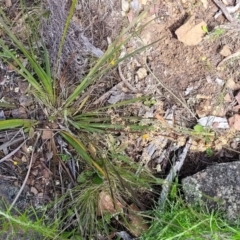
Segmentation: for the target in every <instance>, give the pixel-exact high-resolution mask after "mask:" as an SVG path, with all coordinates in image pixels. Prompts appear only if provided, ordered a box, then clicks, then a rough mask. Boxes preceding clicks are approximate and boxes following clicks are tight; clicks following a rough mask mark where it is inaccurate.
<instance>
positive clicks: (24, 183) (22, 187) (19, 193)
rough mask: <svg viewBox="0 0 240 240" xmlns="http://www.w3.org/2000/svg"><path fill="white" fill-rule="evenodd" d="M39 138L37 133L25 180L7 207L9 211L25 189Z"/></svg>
mask: <svg viewBox="0 0 240 240" xmlns="http://www.w3.org/2000/svg"><path fill="white" fill-rule="evenodd" d="M39 137H40V133H37V138H36V140H35V143H34V145H33V149H32V155H31V159H30V163H29V166H28V171H27V174H26V177H25V179H24V181H23V184H22V186H21V188H20V189H19V191H18V193H17V195H16V197H15V198H14V200H13V202H12V204H11V206H10V207H9V211H10V210H11V209H12V208H13V206H14V205H15V203H16V202H17V200H18V198H19V196H20V195H21V193H22V191H23V189H24V187H25V185H26V183H27V180H28V177H29V174H30V171H31V168H32V163H33V154H34V152H35V149H36V146H37V143H38V139H39Z"/></svg>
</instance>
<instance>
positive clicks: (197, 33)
mask: <svg viewBox="0 0 240 240" xmlns="http://www.w3.org/2000/svg"><path fill="white" fill-rule="evenodd" d="M204 28H207V24H206V23H205V22H204V21H203V20H200V19H199V20H196V19H195V18H194V17H191V18H190V19H189V20H188V21H187V22H186V23H184V24H183V25H182V26H181V27H180V28H178V29H177V30H176V31H175V34H176V35H177V38H178V40H179V41H181V42H183V43H184V44H185V45H188V46H194V45H197V44H199V43H200V42H201V41H202V38H203V36H204V35H205V34H206V32H205V31H204V30H203V29H204Z"/></svg>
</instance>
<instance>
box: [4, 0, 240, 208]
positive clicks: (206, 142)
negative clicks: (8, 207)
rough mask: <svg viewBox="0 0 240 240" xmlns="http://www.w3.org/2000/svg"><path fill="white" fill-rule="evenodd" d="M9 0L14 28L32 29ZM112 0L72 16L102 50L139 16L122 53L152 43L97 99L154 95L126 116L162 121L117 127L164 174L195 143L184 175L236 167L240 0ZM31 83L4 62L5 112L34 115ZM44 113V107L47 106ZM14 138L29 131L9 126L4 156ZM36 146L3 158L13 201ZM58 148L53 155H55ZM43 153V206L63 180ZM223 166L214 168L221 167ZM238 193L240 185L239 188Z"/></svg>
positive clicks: (34, 190) (131, 151) (33, 191)
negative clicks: (144, 127) (55, 179)
mask: <svg viewBox="0 0 240 240" xmlns="http://www.w3.org/2000/svg"><path fill="white" fill-rule="evenodd" d="M0 2H1V4H4V6H5V11H6V13H8V14H9V15H10V16H11V18H12V19H15V21H18V24H17V26H16V29H15V32H16V33H17V34H19V33H20V32H22V31H23V30H24V29H23V26H22V25H21V21H20V20H21V19H19V18H18V15H17V13H18V8H16V6H17V5H16V4H17V1H0ZM107 2H108V3H104V1H98V4H97V5H96V4H95V3H94V4H93V3H88V6H87V7H86V6H85V8H84V9H85V11H84V12H83V11H82V8H83V6H82V5H81V4H79V8H78V9H77V11H76V14H75V15H74V18H73V21H74V22H75V24H81V26H82V27H84V28H86V31H85V34H86V35H87V36H90V35H91V44H92V45H93V46H94V47H95V50H96V51H97V50H99V51H100V50H101V51H105V50H106V48H107V47H108V45H109V44H110V43H111V40H114V39H115V38H116V37H117V36H118V34H119V32H120V31H121V29H123V28H126V27H127V26H129V25H130V24H133V23H134V21H136V19H138V23H137V24H135V25H134V27H133V28H132V29H131V31H130V32H129V33H128V34H129V35H131V34H134V36H133V37H132V38H131V40H130V41H129V42H128V43H126V44H125V45H124V47H123V48H122V49H121V52H120V53H119V55H120V56H121V57H123V56H124V55H125V54H126V53H129V52H131V51H133V50H136V49H138V48H140V47H143V46H145V45H148V44H150V45H149V46H148V47H147V48H146V49H144V51H142V52H140V53H138V54H136V55H134V56H132V57H131V58H130V59H126V60H125V61H123V62H122V63H120V64H119V65H118V66H117V68H116V71H114V72H111V73H110V74H108V76H106V77H103V78H102V79H101V80H100V81H99V82H98V83H97V85H95V86H93V89H92V91H91V93H92V96H93V104H94V105H95V106H101V105H104V104H107V103H111V104H114V103H118V102H119V101H121V100H127V99H131V98H134V97H138V96H149V98H148V100H146V101H144V102H143V103H138V104H135V105H132V106H131V107H128V108H126V109H125V110H124V111H126V115H127V114H129V113H131V114H134V115H138V116H140V117H143V118H144V119H143V120H142V123H143V124H148V123H151V122H153V121H155V122H156V120H157V124H156V130H155V131H154V132H149V133H146V134H144V135H143V136H140V137H139V136H135V135H134V134H132V135H131V134H126V133H124V132H123V133H120V134H119V135H118V136H115V137H117V138H118V140H119V142H120V143H121V142H126V143H128V145H127V147H126V148H125V153H126V154H127V155H128V156H130V157H131V158H132V159H134V161H136V162H139V163H140V164H141V165H142V166H145V167H146V168H149V169H150V170H151V171H152V172H153V173H154V174H155V175H156V176H159V177H162V178H164V177H166V176H167V174H168V173H169V170H170V169H171V166H172V165H174V164H175V162H178V157H179V156H180V155H181V154H182V152H183V149H184V147H186V143H189V144H190V147H189V149H188V151H187V154H186V156H185V158H184V159H183V162H184V163H183V165H182V167H181V169H178V171H179V177H180V179H182V178H185V177H187V176H190V175H192V174H194V173H197V172H199V171H201V170H203V169H205V168H206V167H208V166H212V165H214V166H215V165H216V164H217V163H226V165H224V166H228V165H227V164H228V163H227V162H233V161H237V160H238V158H239V157H238V154H239V152H238V151H239V141H240V138H239V134H238V131H239V130H240V115H239V106H240V91H239V89H240V84H239V64H240V62H239V56H240V41H239V39H240V38H239V32H240V20H239V18H240V17H239V16H240V15H239V14H240V12H239V8H240V6H239V5H240V3H239V1H232V0H223V1H211V0H201V1H195V0H176V1H169V0H165V1H160V0H157V1H152V0H149V1H147V0H133V1H126V0H122V1H121V2H120V1H115V0H112V1H107ZM219 2H221V4H220V5H219ZM86 9H87V10H88V11H86ZM93 16H94V17H93ZM82 19H86V21H83V20H82ZM88 31H89V32H88ZM93 33H94V34H93ZM129 35H126V36H124V37H125V38H126V37H128V36H129ZM0 36H1V35H0ZM20 37H22V38H23V39H24V37H26V36H20ZM48 40H49V39H48ZM95 50H94V51H95ZM78 74H84V73H81V72H78ZM73 77H74V76H73ZM27 87H28V84H26V82H25V81H24V80H23V79H21V78H19V77H18V76H17V75H15V73H14V71H13V70H12V69H11V67H10V66H7V65H6V64H3V63H2V64H1V66H0V88H1V90H0V99H1V102H0V109H1V107H2V109H1V110H0V118H2V119H4V118H8V117H14V118H28V117H29V115H30V114H32V113H33V112H34V111H35V106H34V104H32V98H31V96H29V95H26V94H25V93H26V90H27ZM1 104H2V105H1ZM6 104H8V110H6ZM16 106H18V107H16ZM35 114H36V115H37V116H38V117H39V116H41V112H36V113H35ZM13 138H14V141H16V143H17V144H19V142H23V141H24V138H23V134H22V133H21V132H18V133H17V134H16V132H13V133H11V132H7V133H6V132H4V133H1V135H0V141H1V143H2V145H1V146H0V149H1V152H0V157H1V158H4V156H6V155H7V154H8V153H9V152H11V148H9V146H12V144H9V145H8V143H7V142H8V141H10V140H11V139H13ZM41 138H42V140H43V142H44V141H46V140H48V139H49V136H48V132H45V135H42V137H41ZM59 141H60V140H59ZM27 147H28V146H25V145H23V146H22V149H21V152H20V151H19V152H17V153H16V154H14V155H13V156H12V157H11V158H10V159H9V160H8V161H3V162H2V163H1V165H0V180H1V181H2V180H3V182H4V184H5V183H6V182H7V184H11V185H12V187H10V188H12V191H11V193H10V192H6V189H5V188H4V187H2V188H1V187H0V196H3V197H4V198H6V200H7V202H11V200H12V199H13V198H14V196H15V195H16V190H15V188H16V187H19V186H21V183H22V179H23V178H24V176H25V174H26V170H27V165H26V161H27V159H28V158H29V150H28V148H27ZM42 147H43V148H44V147H46V145H44V144H43V146H42ZM51 154H52V153H51V152H49V153H48V154H46V156H45V157H46V158H49V159H50V158H51V157H52V155H51ZM34 157H35V158H36V159H35V160H34V165H33V167H32V171H31V174H30V176H29V179H28V182H27V184H26V188H27V189H26V192H28V193H29V195H30V196H31V201H33V202H34V204H35V205H38V204H40V205H41V204H42V205H43V204H46V203H47V202H49V201H50V199H52V197H53V192H54V190H53V187H52V184H53V185H55V183H52V182H51V181H52V172H51V171H49V169H48V166H47V165H46V163H47V162H48V159H46V158H37V157H36V156H34ZM0 161H1V160H0ZM214 166H212V167H211V168H209V169H210V170H207V171H208V172H209V171H212V172H214V171H215V170H213V169H214ZM216 166H217V165H216ZM229 166H232V165H231V164H230V165H229ZM234 169H235V168H234ZM236 172H237V171H236ZM204 176H206V177H209V176H208V175H204ZM214 177H216V176H215V175H213V176H211V178H214ZM209 178H210V177H209ZM214 181H217V179H216V180H213V182H214ZM0 184H1V182H0ZM233 184H234V183H233ZM1 185H3V184H1ZM13 186H14V187H13ZM58 191H60V189H58ZM12 192H15V194H12ZM236 192H238V193H239V189H236ZM9 194H10V195H9ZM220 195H221V194H220ZM211 196H212V197H214V196H213V195H211ZM228 200H229V199H228ZM28 204H29V203H28ZM236 209H239V207H237V208H236ZM238 211H239V210H238Z"/></svg>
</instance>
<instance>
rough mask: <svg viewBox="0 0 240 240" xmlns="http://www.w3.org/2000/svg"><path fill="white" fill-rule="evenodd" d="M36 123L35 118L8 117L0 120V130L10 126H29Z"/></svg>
mask: <svg viewBox="0 0 240 240" xmlns="http://www.w3.org/2000/svg"><path fill="white" fill-rule="evenodd" d="M36 124H37V121H35V120H29V119H8V120H2V121H0V130H7V129H10V128H19V127H24V128H30V127H33V126H34V125H36Z"/></svg>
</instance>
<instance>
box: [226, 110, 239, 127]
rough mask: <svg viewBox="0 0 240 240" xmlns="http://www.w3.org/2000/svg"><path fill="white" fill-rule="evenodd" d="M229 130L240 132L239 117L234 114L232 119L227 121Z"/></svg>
mask: <svg viewBox="0 0 240 240" xmlns="http://www.w3.org/2000/svg"><path fill="white" fill-rule="evenodd" d="M228 122H229V126H230V128H233V129H235V130H240V115H239V114H234V115H233V116H232V117H230V118H229V119H228Z"/></svg>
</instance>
